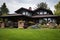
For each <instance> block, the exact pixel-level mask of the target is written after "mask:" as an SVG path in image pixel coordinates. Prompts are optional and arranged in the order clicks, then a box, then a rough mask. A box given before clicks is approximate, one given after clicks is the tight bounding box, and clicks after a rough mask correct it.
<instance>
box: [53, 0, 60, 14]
mask: <svg viewBox="0 0 60 40" xmlns="http://www.w3.org/2000/svg"><path fill="white" fill-rule="evenodd" d="M54 13H55V15H60V1H59V2H58V4H56V5H55V11H54Z"/></svg>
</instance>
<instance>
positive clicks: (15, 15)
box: [0, 14, 30, 18]
mask: <svg viewBox="0 0 60 40" xmlns="http://www.w3.org/2000/svg"><path fill="white" fill-rule="evenodd" d="M20 16H25V17H30V16H27V15H22V14H8V15H4V16H3V15H2V16H0V18H5V17H20Z"/></svg>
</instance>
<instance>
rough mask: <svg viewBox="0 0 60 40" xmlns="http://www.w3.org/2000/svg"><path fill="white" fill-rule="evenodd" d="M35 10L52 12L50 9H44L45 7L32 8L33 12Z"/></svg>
mask: <svg viewBox="0 0 60 40" xmlns="http://www.w3.org/2000/svg"><path fill="white" fill-rule="evenodd" d="M37 11H46V12H48V13H50V14H53V13H52V11H51V10H50V9H45V8H37V9H35V10H34V12H37Z"/></svg>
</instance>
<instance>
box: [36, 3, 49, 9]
mask: <svg viewBox="0 0 60 40" xmlns="http://www.w3.org/2000/svg"><path fill="white" fill-rule="evenodd" d="M37 8H45V9H49V8H48V7H47V4H46V3H44V2H41V3H39V4H37Z"/></svg>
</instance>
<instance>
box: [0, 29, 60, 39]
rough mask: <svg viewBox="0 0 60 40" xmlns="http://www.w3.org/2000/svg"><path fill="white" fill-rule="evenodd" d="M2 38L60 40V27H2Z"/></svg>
mask: <svg viewBox="0 0 60 40" xmlns="http://www.w3.org/2000/svg"><path fill="white" fill-rule="evenodd" d="M0 40H60V29H0Z"/></svg>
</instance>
